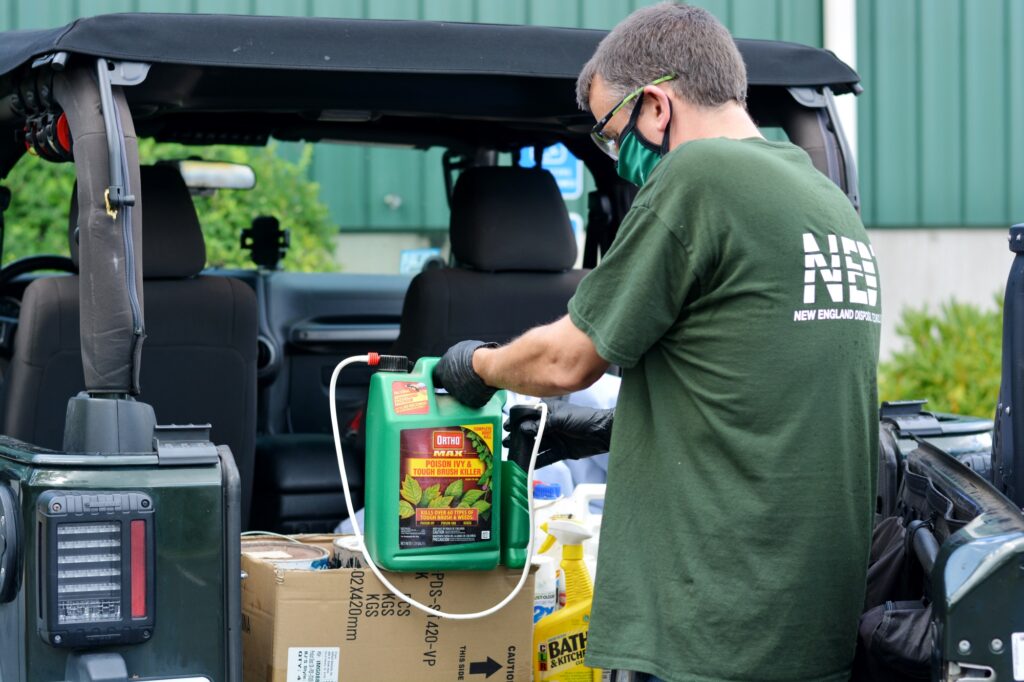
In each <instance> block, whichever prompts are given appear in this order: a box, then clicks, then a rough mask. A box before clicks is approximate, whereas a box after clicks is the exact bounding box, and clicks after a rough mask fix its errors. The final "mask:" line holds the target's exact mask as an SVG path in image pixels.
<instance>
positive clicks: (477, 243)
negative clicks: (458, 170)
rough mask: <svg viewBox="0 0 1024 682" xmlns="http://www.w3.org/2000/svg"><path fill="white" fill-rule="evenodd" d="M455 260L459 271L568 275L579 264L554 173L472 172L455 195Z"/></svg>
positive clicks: (527, 170)
mask: <svg viewBox="0 0 1024 682" xmlns="http://www.w3.org/2000/svg"><path fill="white" fill-rule="evenodd" d="M450 227H451V230H450V237H451V243H452V255H454V256H455V259H456V261H458V263H459V264H460V265H464V266H468V267H471V268H474V269H476V270H485V271H488V272H500V271H509V270H527V271H530V270H532V271H539V272H563V271H565V270H569V269H571V268H572V266H573V264H574V263H575V262H576V238H575V237H574V236H573V233H572V224H571V223H570V222H569V213H568V211H567V210H566V208H565V202H564V201H562V195H561V193H560V192H559V191H558V185H557V184H556V183H555V179H554V177H552V175H551V173H549V172H547V171H545V170H539V169H535V168H514V167H485V168H470V169H467V170H465V171H463V173H462V174H461V175H460V176H459V179H458V182H456V183H455V190H454V192H453V193H452V204H451V222H450Z"/></svg>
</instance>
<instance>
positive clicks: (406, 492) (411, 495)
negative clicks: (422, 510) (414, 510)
mask: <svg viewBox="0 0 1024 682" xmlns="http://www.w3.org/2000/svg"><path fill="white" fill-rule="evenodd" d="M402 497H403V498H405V499H406V500H408V501H409V504H419V503H420V498H422V497H423V490H421V489H420V484H419V482H417V481H416V479H415V478H413V477H412V476H410V475H409V474H406V475H405V480H404V481H402Z"/></svg>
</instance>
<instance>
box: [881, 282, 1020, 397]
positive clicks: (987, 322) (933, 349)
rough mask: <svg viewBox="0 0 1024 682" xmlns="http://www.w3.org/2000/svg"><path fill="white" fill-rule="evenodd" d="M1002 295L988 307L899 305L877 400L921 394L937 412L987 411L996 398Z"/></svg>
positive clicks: (945, 304) (998, 379)
mask: <svg viewBox="0 0 1024 682" xmlns="http://www.w3.org/2000/svg"><path fill="white" fill-rule="evenodd" d="M1002 329H1003V311H1002V298H1001V297H997V298H996V299H995V307H994V308H983V307H980V306H977V305H973V304H970V303H961V302H958V301H955V300H952V301H948V302H946V303H944V304H942V305H941V306H940V307H939V310H938V312H937V313H932V312H931V311H930V310H929V309H928V307H927V306H925V307H921V308H909V309H906V310H904V311H903V314H902V315H901V318H900V322H899V325H898V327H897V333H898V334H899V335H900V337H901V338H902V339H903V341H904V345H903V348H902V349H901V350H900V351H898V352H896V353H894V354H893V355H892V357H891V358H890V360H889V361H888V362H884V363H882V364H881V366H880V367H879V393H880V395H881V398H882V399H883V400H910V399H915V398H925V399H927V400H928V406H927V409H929V410H935V411H937V412H954V413H957V414H964V415H972V416H980V417H991V416H992V415H993V414H994V413H995V409H996V403H997V402H998V401H999V381H1000V367H1001V364H1002V359H1001V353H1002Z"/></svg>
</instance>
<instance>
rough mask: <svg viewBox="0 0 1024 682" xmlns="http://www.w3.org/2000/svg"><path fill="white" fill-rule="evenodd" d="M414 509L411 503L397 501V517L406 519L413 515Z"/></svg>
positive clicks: (414, 513)
mask: <svg viewBox="0 0 1024 682" xmlns="http://www.w3.org/2000/svg"><path fill="white" fill-rule="evenodd" d="M415 515H416V510H415V509H413V508H412V505H411V504H409V503H408V502H406V501H405V500H399V501H398V518H400V519H407V518H409V517H410V516H415Z"/></svg>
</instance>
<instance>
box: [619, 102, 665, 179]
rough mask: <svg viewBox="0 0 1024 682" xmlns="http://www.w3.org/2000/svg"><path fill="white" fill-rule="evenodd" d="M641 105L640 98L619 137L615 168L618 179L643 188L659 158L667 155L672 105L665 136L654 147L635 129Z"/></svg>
mask: <svg viewBox="0 0 1024 682" xmlns="http://www.w3.org/2000/svg"><path fill="white" fill-rule="evenodd" d="M643 104H644V100H643V96H641V97H640V101H639V102H637V103H636V106H635V107H633V113H632V114H631V115H630V117H629V123H627V124H626V127H625V128H623V129H622V134H621V135H619V145H618V146H619V159H618V162H617V164H616V166H615V169H616V171H618V173H619V177H621V178H622V179H624V180H627V181H628V182H632V183H633V184H634V185H636V186H637V187H643V185H644V183H645V182H647V178H649V177H650V176H651V171H653V170H654V167H655V166H657V165H658V162H659V161H661V157H663V156H665V154H667V153H668V137H669V135H668V134H669V128H670V127H671V117H672V103H671V102H669V125H668V126H666V127H665V136H664V137H662V139H661V145H656V144H654V143H653V142H651V141H650V140H648V139H647V138H646V137H644V136H643V134H642V133H641V132H640V131H639V130H637V127H636V122H637V120H638V119H639V118H640V108H641V107H643Z"/></svg>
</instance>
